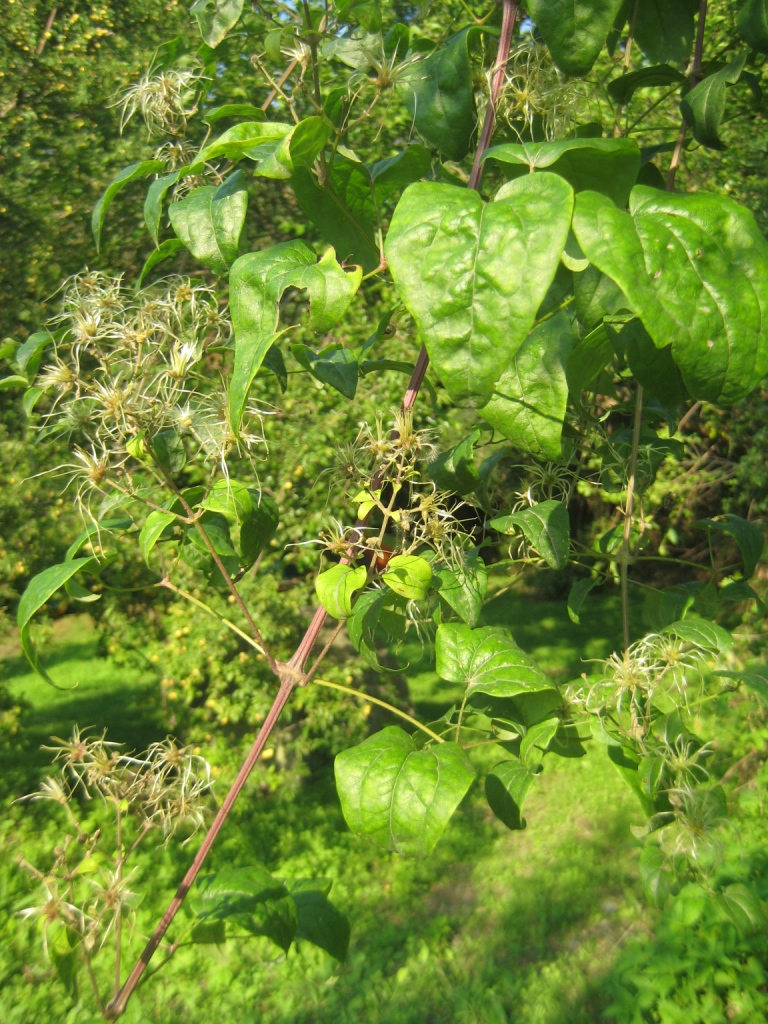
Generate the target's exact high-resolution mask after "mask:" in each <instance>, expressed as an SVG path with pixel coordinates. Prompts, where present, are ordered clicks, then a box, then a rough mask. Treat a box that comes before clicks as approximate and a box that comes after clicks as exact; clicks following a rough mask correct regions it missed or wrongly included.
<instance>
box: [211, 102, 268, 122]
mask: <svg viewBox="0 0 768 1024" xmlns="http://www.w3.org/2000/svg"><path fill="white" fill-rule="evenodd" d="M228 117H237V118H245V119H246V120H248V121H250V122H251V123H253V122H254V121H266V119H267V115H266V114H265V113H264V111H263V110H262V109H261V107H254V106H253V104H252V103H225V104H223V106H221V107H214V109H213V110H209V111H208V112H207V113H206V114H205V115H204V116H203V120H204V121H205V123H206V124H215V123H216V122H217V121H223V120H224V119H225V118H228Z"/></svg>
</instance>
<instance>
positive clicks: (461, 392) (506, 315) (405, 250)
mask: <svg viewBox="0 0 768 1024" xmlns="http://www.w3.org/2000/svg"><path fill="white" fill-rule="evenodd" d="M572 208H573V191H572V189H571V187H570V185H569V184H568V183H567V182H566V181H565V180H564V179H563V178H560V177H558V176H557V175H555V174H549V173H547V172H542V173H541V174H529V175H527V176H526V177H522V178H518V179H517V180H515V181H511V182H508V183H507V184H506V185H504V186H503V187H502V189H501V190H500V192H499V194H498V196H497V199H496V201H495V202H493V203H487V204H486V203H483V201H482V199H481V198H480V196H479V195H478V194H477V192H475V191H474V190H472V189H457V188H455V187H454V186H452V185H442V184H437V183H431V182H417V183H416V184H414V185H410V186H409V187H408V188H407V189H406V190H405V192H404V193H403V195H402V197H401V199H400V202H399V203H398V205H397V208H396V210H395V214H394V217H393V218H392V223H391V225H390V229H389V234H388V235H387V241H386V247H385V251H386V256H387V262H388V264H389V267H390V270H391V271H392V275H393V277H394V279H395V284H396V286H397V289H398V292H399V294H400V296H401V298H402V300H403V302H404V304H405V306H406V307H407V309H408V311H409V312H410V313H411V314H412V315H413V317H414V319H415V320H416V324H417V326H418V328H419V333H420V334H421V337H422V339H423V341H424V344H425V345H426V347H427V351H428V352H429V356H430V359H431V360H432V362H433V364H434V366H435V369H436V370H437V372H438V374H439V375H440V378H441V379H442V381H443V384H444V385H445V387H446V389H447V391H448V393H449V395H450V396H451V398H452V399H453V400H454V401H455V402H460V403H465V404H466V403H469V404H473V405H480V406H482V405H485V404H486V403H487V402H488V401H490V399H491V397H492V395H493V385H494V384H495V382H496V381H497V380H498V379H499V377H500V376H501V373H502V371H503V369H504V366H505V365H507V364H508V363H509V362H510V361H511V359H512V358H513V357H514V355H515V353H516V352H517V350H518V349H519V348H520V346H521V345H522V343H523V342H524V341H525V339H526V337H527V336H528V334H529V332H530V330H531V328H532V326H533V322H534V319H535V317H536V312H537V310H538V308H539V306H540V305H541V302H542V300H543V299H544V296H545V295H546V293H547V289H548V288H549V286H550V284H551V283H552V280H553V278H554V276H555V271H556V270H557V267H558V264H559V261H560V254H561V253H562V251H563V248H564V246H565V243H566V239H567V237H568V229H569V227H570V220H571V211H572Z"/></svg>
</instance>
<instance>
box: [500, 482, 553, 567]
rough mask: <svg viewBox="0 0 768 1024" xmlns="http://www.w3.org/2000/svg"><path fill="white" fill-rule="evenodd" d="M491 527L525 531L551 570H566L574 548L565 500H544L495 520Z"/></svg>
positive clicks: (507, 530) (501, 530)
mask: <svg viewBox="0 0 768 1024" xmlns="http://www.w3.org/2000/svg"><path fill="white" fill-rule="evenodd" d="M488 525H489V526H490V527H491V529H493V530H498V531H499V532H500V533H513V532H514V531H515V529H518V530H522V532H523V534H524V535H525V539H526V540H527V541H528V543H529V544H530V545H531V546H532V547H534V548H535V549H536V551H538V553H539V554H540V555H541V557H542V558H543V559H544V561H545V562H546V563H547V565H548V566H550V568H552V569H563V568H565V565H566V564H567V562H568V553H569V551H570V547H571V540H570V521H569V519H568V509H567V508H566V507H565V505H563V503H562V502H561V501H554V500H552V499H550V500H548V501H540V502H539V503H538V504H536V505H532V506H531V507H530V508H524V509H521V510H520V511H519V512H512V513H510V514H509V515H506V516H499V518H498V519H492V520H491V521H490V523H489V524H488Z"/></svg>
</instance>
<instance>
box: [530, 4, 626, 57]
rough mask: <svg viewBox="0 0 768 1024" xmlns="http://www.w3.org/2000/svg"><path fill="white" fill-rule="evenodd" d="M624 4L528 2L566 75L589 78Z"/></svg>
mask: <svg viewBox="0 0 768 1024" xmlns="http://www.w3.org/2000/svg"><path fill="white" fill-rule="evenodd" d="M621 4H622V0H581V2H580V3H574V0H528V13H529V14H530V16H531V18H532V19H533V21H534V22H535V23H536V27H537V29H538V30H539V32H541V34H542V36H543V37H544V42H545V43H546V44H547V46H548V47H549V52H550V53H551V54H552V59H553V60H554V62H555V64H557V66H558V67H559V68H560V70H561V71H564V72H565V74H567V75H586V73H587V72H588V71H589V70H590V68H591V67H592V65H593V64H594V63H595V61H596V60H597V55H598V54H599V53H600V51H601V50H602V48H603V43H604V42H605V40H606V37H607V36H608V33H609V32H610V31H611V28H612V27H613V22H614V19H615V18H616V15H617V14H618V13H619V8H620V7H621Z"/></svg>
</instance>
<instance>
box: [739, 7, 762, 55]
mask: <svg viewBox="0 0 768 1024" xmlns="http://www.w3.org/2000/svg"><path fill="white" fill-rule="evenodd" d="M736 27H737V28H738V30H739V35H740V36H741V38H742V39H743V40H744V42H745V43H748V44H749V46H751V47H752V49H753V50H757V51H758V52H759V53H768V0H747V2H746V3H745V4H744V6H743V7H742V9H741V10H740V11H739V17H738V19H737V21H736Z"/></svg>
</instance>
